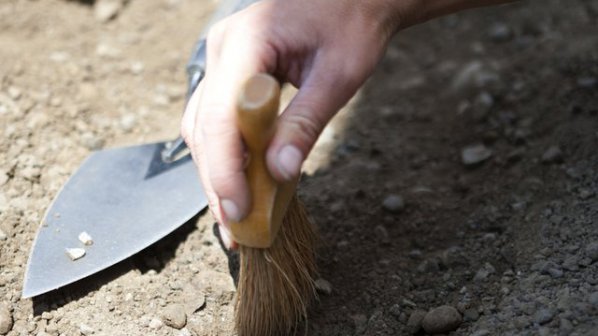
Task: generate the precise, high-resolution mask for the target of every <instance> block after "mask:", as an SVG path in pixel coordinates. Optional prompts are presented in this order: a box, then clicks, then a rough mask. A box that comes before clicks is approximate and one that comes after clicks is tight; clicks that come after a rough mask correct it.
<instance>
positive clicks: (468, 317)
mask: <svg viewBox="0 0 598 336" xmlns="http://www.w3.org/2000/svg"><path fill="white" fill-rule="evenodd" d="M479 318H480V313H479V312H478V310H477V309H475V308H468V309H465V311H464V312H463V319H464V320H465V321H466V322H474V321H477V320H478V319H479Z"/></svg>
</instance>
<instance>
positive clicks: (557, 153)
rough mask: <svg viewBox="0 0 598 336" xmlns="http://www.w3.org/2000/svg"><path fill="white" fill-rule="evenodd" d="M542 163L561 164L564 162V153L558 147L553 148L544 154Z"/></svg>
mask: <svg viewBox="0 0 598 336" xmlns="http://www.w3.org/2000/svg"><path fill="white" fill-rule="evenodd" d="M542 162H543V163H561V162H563V152H562V151H561V149H560V148H559V147H558V146H551V147H549V148H548V149H547V150H546V151H545V152H544V154H542Z"/></svg>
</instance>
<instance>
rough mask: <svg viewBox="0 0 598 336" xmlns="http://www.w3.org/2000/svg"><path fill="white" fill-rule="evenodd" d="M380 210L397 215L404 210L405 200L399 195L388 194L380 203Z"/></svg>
mask: <svg viewBox="0 0 598 336" xmlns="http://www.w3.org/2000/svg"><path fill="white" fill-rule="evenodd" d="M382 208H383V209H384V210H386V211H388V212H392V213H399V212H401V211H403V209H404V208H405V200H404V199H403V197H402V196H400V195H396V194H390V195H388V196H386V198H385V199H384V201H383V202H382Z"/></svg>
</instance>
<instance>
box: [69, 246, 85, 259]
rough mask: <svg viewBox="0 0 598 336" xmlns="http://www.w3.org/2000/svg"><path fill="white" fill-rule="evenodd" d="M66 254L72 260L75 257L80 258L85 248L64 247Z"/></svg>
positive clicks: (83, 254)
mask: <svg viewBox="0 0 598 336" xmlns="http://www.w3.org/2000/svg"><path fill="white" fill-rule="evenodd" d="M65 252H66V255H67V256H69V258H71V260H72V261H75V260H77V259H81V258H83V257H84V256H85V250H84V249H82V248H77V247H76V248H66V249H65Z"/></svg>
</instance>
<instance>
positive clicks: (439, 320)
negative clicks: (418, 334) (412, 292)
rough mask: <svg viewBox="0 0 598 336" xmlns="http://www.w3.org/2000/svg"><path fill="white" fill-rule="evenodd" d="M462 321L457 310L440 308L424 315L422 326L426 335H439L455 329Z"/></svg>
mask: <svg viewBox="0 0 598 336" xmlns="http://www.w3.org/2000/svg"><path fill="white" fill-rule="evenodd" d="M462 321H463V320H462V318H461V315H460V314H459V312H458V311H457V309H455V308H453V307H451V306H440V307H437V308H434V309H432V310H430V311H429V312H428V313H427V314H426V316H425V317H424V319H423V321H422V326H423V328H424V330H425V331H426V332H427V333H428V334H440V333H445V332H449V331H453V330H455V329H457V328H458V327H459V325H461V322H462Z"/></svg>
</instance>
